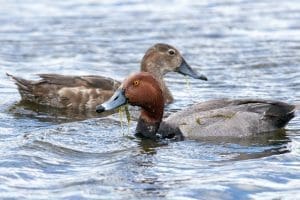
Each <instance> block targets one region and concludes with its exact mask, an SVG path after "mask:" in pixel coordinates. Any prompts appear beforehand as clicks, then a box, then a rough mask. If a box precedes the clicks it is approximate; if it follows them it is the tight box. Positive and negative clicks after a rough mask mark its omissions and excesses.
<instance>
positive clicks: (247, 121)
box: [159, 99, 295, 139]
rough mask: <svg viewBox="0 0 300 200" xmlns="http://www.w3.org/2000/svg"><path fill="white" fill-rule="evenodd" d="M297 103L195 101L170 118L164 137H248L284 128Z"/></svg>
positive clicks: (162, 125) (292, 115) (161, 131)
mask: <svg viewBox="0 0 300 200" xmlns="http://www.w3.org/2000/svg"><path fill="white" fill-rule="evenodd" d="M294 109H295V106H294V105H290V104H286V103H283V102H280V101H271V100H260V99H238V100H229V99H220V100H212V101H207V102H203V103H198V104H195V105H193V106H191V107H189V108H187V109H184V110H182V111H179V112H177V113H176V114H173V115H171V116H170V117H168V118H167V119H166V120H165V121H164V122H163V123H162V124H161V126H160V128H159V133H160V134H162V135H163V137H170V136H171V135H182V136H183V137H187V138H191V139H198V138H201V137H247V136H252V135H257V134H260V133H265V132H271V131H275V130H277V129H280V128H283V127H284V126H285V125H286V124H287V123H288V122H289V121H290V120H291V119H292V118H293V117H294Z"/></svg>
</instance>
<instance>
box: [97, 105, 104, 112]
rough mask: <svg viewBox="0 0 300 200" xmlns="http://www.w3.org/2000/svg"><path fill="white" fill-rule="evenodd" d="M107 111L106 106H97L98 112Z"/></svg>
mask: <svg viewBox="0 0 300 200" xmlns="http://www.w3.org/2000/svg"><path fill="white" fill-rule="evenodd" d="M104 111H105V108H104V107H103V106H102V105H98V106H97V107H96V112H97V113H102V112H104Z"/></svg>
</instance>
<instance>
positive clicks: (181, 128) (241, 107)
mask: <svg viewBox="0 0 300 200" xmlns="http://www.w3.org/2000/svg"><path fill="white" fill-rule="evenodd" d="M125 104H130V105H133V106H138V107H140V108H141V109H140V116H139V118H138V121H137V126H136V131H135V134H136V135H137V136H142V137H145V138H150V139H156V138H177V139H180V140H182V139H185V138H188V139H195V140H198V139H201V138H203V139H205V138H246V137H252V136H255V135H260V134H263V133H270V132H272V131H277V130H279V129H282V128H284V127H285V125H286V124H287V123H288V122H289V121H290V120H291V119H292V118H293V117H294V109H295V106H294V105H291V104H287V103H284V102H281V101H275V100H265V99H217V100H209V101H205V102H200V103H196V104H194V105H192V106H190V107H187V108H185V109H183V110H180V111H178V112H175V113H172V114H171V115H170V116H168V117H167V118H166V119H164V120H163V113H164V106H165V105H164V97H163V90H162V88H161V87H160V84H159V83H158V82H157V80H156V79H155V78H154V77H153V75H151V74H150V73H148V72H140V73H137V74H133V75H132V76H129V77H128V78H127V79H125V81H123V83H122V84H121V86H120V87H119V88H118V89H117V90H116V92H115V93H114V95H113V96H112V97H111V98H110V99H109V100H108V101H106V102H104V103H102V104H100V105H98V106H97V107H96V112H98V113H102V112H106V111H109V110H112V109H115V108H117V107H120V106H122V105H125Z"/></svg>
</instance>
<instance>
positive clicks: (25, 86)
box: [6, 73, 32, 92]
mask: <svg viewBox="0 0 300 200" xmlns="http://www.w3.org/2000/svg"><path fill="white" fill-rule="evenodd" d="M6 75H7V76H8V77H10V78H12V80H13V81H14V82H15V84H16V85H17V86H18V88H19V89H20V90H24V91H27V92H31V91H32V83H31V81H28V80H26V79H23V78H20V77H17V76H13V75H11V74H9V73H6Z"/></svg>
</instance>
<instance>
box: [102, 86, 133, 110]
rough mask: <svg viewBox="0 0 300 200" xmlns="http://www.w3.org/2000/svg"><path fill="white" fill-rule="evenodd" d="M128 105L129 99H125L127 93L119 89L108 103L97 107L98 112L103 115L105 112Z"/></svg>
mask: <svg viewBox="0 0 300 200" xmlns="http://www.w3.org/2000/svg"><path fill="white" fill-rule="evenodd" d="M126 103H127V99H126V97H125V91H124V90H123V89H118V90H117V91H116V92H115V93H114V94H113V96H112V97H111V98H110V99H109V100H108V101H106V102H104V103H103V104H100V105H98V106H97V107H96V112H98V113H102V112H105V111H110V110H114V109H116V108H119V107H120V106H123V105H125V104H126Z"/></svg>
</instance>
